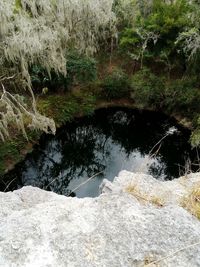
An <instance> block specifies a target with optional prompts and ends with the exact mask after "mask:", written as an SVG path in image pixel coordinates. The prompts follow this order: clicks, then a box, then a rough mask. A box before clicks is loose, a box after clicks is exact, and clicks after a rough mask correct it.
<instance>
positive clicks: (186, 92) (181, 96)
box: [165, 77, 200, 115]
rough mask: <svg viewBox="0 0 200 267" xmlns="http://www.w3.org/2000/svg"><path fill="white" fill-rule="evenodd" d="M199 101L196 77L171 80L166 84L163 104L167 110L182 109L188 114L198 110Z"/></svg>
mask: <svg viewBox="0 0 200 267" xmlns="http://www.w3.org/2000/svg"><path fill="white" fill-rule="evenodd" d="M199 103H200V91H199V88H198V84H197V80H196V78H193V77H187V78H183V79H177V80H172V81H171V82H170V84H168V85H167V86H166V100H165V105H166V108H167V109H168V110H169V111H179V112H181V111H184V112H185V113H188V115H189V113H191V114H192V113H193V112H195V111H198V109H199Z"/></svg>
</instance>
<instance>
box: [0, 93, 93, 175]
mask: <svg viewBox="0 0 200 267" xmlns="http://www.w3.org/2000/svg"><path fill="white" fill-rule="evenodd" d="M37 103H38V109H39V111H40V112H41V113H43V114H45V115H46V116H49V117H51V118H53V119H54V120H55V123H56V127H57V128H59V127H61V126H62V125H64V124H65V123H66V122H68V121H71V120H72V119H74V118H75V117H76V116H87V115H88V116H89V115H92V114H93V112H94V110H95V107H96V97H95V96H94V95H93V94H91V93H89V92H76V93H71V94H62V95H46V96H45V97H42V98H40V99H39V100H38V101H37ZM41 134H42V133H41V132H38V131H30V130H28V132H27V135H28V142H27V140H26V139H25V137H24V136H23V135H22V134H20V133H18V134H15V135H13V136H12V140H7V141H6V142H4V143H1V145H0V175H3V174H4V173H5V172H6V171H7V170H9V169H11V168H12V167H13V165H14V164H16V163H17V162H20V161H21V160H23V159H24V157H25V155H26V154H27V153H28V152H31V150H32V147H33V145H34V144H35V143H36V142H37V141H38V140H39V138H40V136H41Z"/></svg>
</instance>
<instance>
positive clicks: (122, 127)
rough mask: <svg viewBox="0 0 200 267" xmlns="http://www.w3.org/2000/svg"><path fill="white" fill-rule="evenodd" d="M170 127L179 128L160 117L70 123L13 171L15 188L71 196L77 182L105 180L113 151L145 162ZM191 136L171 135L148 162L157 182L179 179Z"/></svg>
mask: <svg viewBox="0 0 200 267" xmlns="http://www.w3.org/2000/svg"><path fill="white" fill-rule="evenodd" d="M172 125H176V124H175V122H174V121H172V120H170V119H169V118H167V117H165V116H163V115H161V114H159V113H152V112H142V113H141V112H140V111H136V110H135V111H132V110H128V109H122V110H120V111H119V109H108V110H105V109H104V110H100V111H98V112H96V114H95V115H94V116H92V117H89V118H82V119H77V120H76V121H74V122H72V123H68V124H67V125H66V126H65V127H64V128H62V129H60V130H58V133H57V134H56V136H55V137H52V136H46V135H44V136H43V138H42V139H41V142H40V146H38V147H36V149H35V150H34V151H33V153H31V154H30V155H29V156H28V157H27V159H26V160H25V161H24V162H23V163H22V164H21V165H20V166H19V167H18V168H16V170H14V171H13V175H15V176H16V173H18V174H17V176H18V179H17V180H16V181H15V182H14V183H13V184H12V186H13V188H14V187H15V188H16V187H17V186H20V185H30V184H31V185H33V186H38V187H40V188H45V189H46V190H52V191H54V192H57V193H60V194H65V195H68V194H69V193H70V191H69V189H68V187H69V184H70V181H72V180H73V179H78V178H81V177H84V178H85V179H86V178H87V177H88V178H89V177H91V176H93V175H94V174H95V173H98V172H101V171H104V173H102V176H103V177H105V172H106V168H107V167H108V162H110V161H109V159H112V157H113V156H115V155H112V154H111V153H112V152H113V151H115V153H119V154H120V153H121V154H122V156H120V157H121V158H120V159H121V161H124V160H126V159H127V160H128V159H129V157H130V158H131V156H132V158H134V155H135V154H137V155H138V154H140V157H141V158H142V157H144V158H145V157H146V156H147V155H148V154H149V152H150V151H151V149H152V147H153V146H154V145H155V144H156V143H157V142H158V141H159V140H160V139H161V138H162V137H163V136H164V135H165V134H166V131H167V130H168V129H169V127H171V126H172ZM177 127H178V126H177ZM188 136H189V135H188V133H186V132H185V131H183V130H182V129H181V131H180V135H179V136H177V134H174V135H171V136H168V137H167V138H166V139H165V140H164V141H163V142H162V146H161V148H160V150H159V153H158V154H157V156H156V157H155V159H154V160H153V161H152V162H150V165H149V173H151V174H152V175H153V176H155V177H159V176H161V175H163V173H165V175H167V176H173V175H174V176H176V174H177V166H175V163H178V164H184V160H185V158H186V157H187V156H188V154H190V152H191V151H190V146H189V144H188V143H187V140H188ZM114 147H115V148H116V150H113V148H114ZM156 149H157V148H156ZM116 151H117V152H116ZM135 152H137V153H135ZM134 153H135V154H134ZM190 156H191V155H190ZM111 167H112V166H111ZM9 175H11V173H10V174H9ZM5 179H6V178H5ZM97 179H98V178H97ZM10 180H11V178H10ZM10 189H12V188H10Z"/></svg>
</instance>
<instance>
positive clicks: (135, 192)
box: [125, 184, 165, 207]
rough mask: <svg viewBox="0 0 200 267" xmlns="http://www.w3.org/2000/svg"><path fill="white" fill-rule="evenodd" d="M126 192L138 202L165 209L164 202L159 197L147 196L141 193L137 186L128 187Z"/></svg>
mask: <svg viewBox="0 0 200 267" xmlns="http://www.w3.org/2000/svg"><path fill="white" fill-rule="evenodd" d="M125 191H126V192H127V193H129V194H131V195H132V196H134V197H135V198H136V199H137V200H138V201H140V202H142V203H143V204H149V203H150V204H152V205H155V206H157V207H163V206H164V205H165V202H164V200H162V199H161V198H159V197H158V196H154V195H150V194H149V195H147V194H146V193H143V192H141V190H140V189H139V188H138V187H137V185H133V184H130V185H129V186H127V188H126V189H125Z"/></svg>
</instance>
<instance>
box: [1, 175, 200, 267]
mask: <svg viewBox="0 0 200 267" xmlns="http://www.w3.org/2000/svg"><path fill="white" fill-rule="evenodd" d="M199 182H200V174H192V175H189V176H188V177H182V178H180V179H177V180H174V181H169V182H162V181H158V180H156V179H154V178H153V177H152V176H149V175H145V174H140V173H135V174H134V173H131V172H127V171H122V172H121V173H120V174H119V176H118V177H116V178H115V180H114V182H113V183H111V182H109V181H107V180H104V182H103V185H102V188H101V190H102V194H101V195H100V196H99V197H97V198H84V199H77V198H69V197H68V198H67V197H65V196H60V195H57V194H55V193H52V192H46V191H43V190H40V189H38V188H33V187H24V188H22V189H20V190H17V191H14V192H10V193H0V266H1V267H18V266H19V267H96V266H99V267H134V266H136V267H140V266H173V267H178V266H180V267H184V266H185V267H186V266H187V267H190V266H192V267H194V266H200V221H199V220H198V219H197V218H196V217H195V216H193V215H192V214H190V213H189V212H188V211H186V210H185V209H184V208H182V207H181V204H180V203H181V199H182V198H183V196H184V195H185V194H186V193H187V192H188V190H189V189H190V188H192V187H193V185H195V184H196V183H199ZM198 244H199V245H198Z"/></svg>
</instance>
